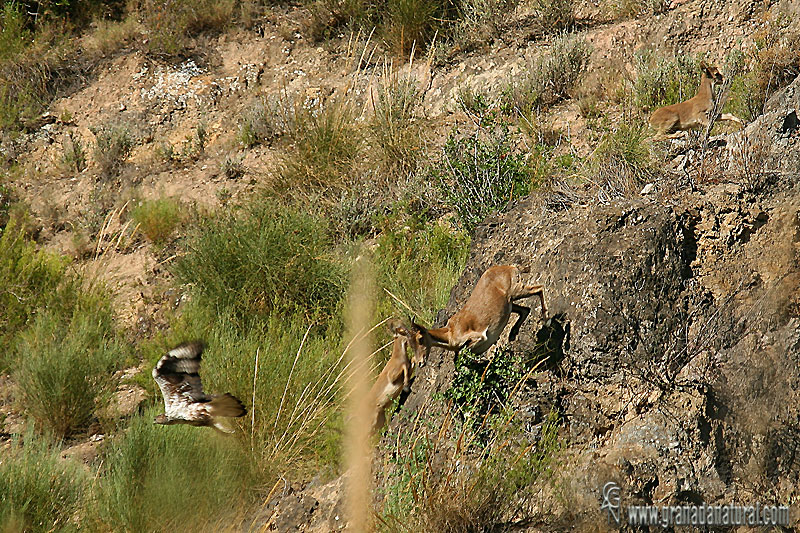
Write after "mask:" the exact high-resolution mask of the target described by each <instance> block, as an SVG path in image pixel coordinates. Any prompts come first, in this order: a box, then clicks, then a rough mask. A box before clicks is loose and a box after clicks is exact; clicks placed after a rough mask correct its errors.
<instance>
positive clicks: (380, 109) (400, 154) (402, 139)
mask: <svg viewBox="0 0 800 533" xmlns="http://www.w3.org/2000/svg"><path fill="white" fill-rule="evenodd" d="M377 94H378V98H377V100H375V114H374V115H373V116H372V119H371V121H370V132H371V134H372V138H373V139H374V142H375V147H376V148H377V152H378V159H379V161H380V162H381V165H382V166H383V167H384V169H385V172H386V173H392V172H400V173H403V174H408V173H409V172H412V171H413V170H415V168H416V166H417V161H418V160H419V159H420V158H421V156H422V153H421V152H422V134H421V131H420V128H419V126H418V125H417V124H416V123H415V122H414V109H415V108H416V106H417V104H418V103H419V97H420V94H419V91H418V90H417V84H416V82H415V81H414V80H412V79H410V78H397V77H394V76H388V75H387V76H384V79H383V83H381V84H380V85H379V86H378V89H377Z"/></svg>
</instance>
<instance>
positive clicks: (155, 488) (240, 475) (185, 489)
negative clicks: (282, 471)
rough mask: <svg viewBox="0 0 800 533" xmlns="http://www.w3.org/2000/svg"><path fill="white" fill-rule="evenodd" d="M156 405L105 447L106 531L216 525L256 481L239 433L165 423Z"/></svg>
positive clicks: (100, 499) (102, 509)
mask: <svg viewBox="0 0 800 533" xmlns="http://www.w3.org/2000/svg"><path fill="white" fill-rule="evenodd" d="M158 412H162V411H160V408H159V409H158V410H156V409H151V410H148V412H146V413H145V414H144V416H141V417H136V418H134V419H133V421H132V423H131V425H130V427H128V429H127V430H126V431H124V432H121V433H119V434H117V435H116V436H115V437H114V438H113V439H112V440H111V442H110V444H109V445H108V446H107V447H106V450H105V452H104V453H103V464H104V465H105V466H104V468H103V471H102V473H101V477H100V479H101V480H102V483H100V484H99V485H98V488H97V495H96V498H97V503H96V506H95V509H94V510H93V511H94V515H95V516H93V517H92V518H93V521H94V522H95V524H94V525H95V527H96V528H97V530H99V531H120V532H122V531H159V532H169V531H214V530H220V529H222V528H223V526H225V525H228V526H229V525H230V520H231V519H232V518H233V517H234V516H235V513H236V512H237V511H241V505H242V503H243V502H244V500H245V494H246V493H245V490H246V487H248V485H249V483H250V482H251V481H252V478H251V477H250V463H249V461H248V458H247V453H245V451H244V450H242V449H241V445H240V444H239V443H238V442H237V441H236V440H234V439H226V438H224V437H221V436H219V435H217V434H216V433H215V432H214V431H212V430H206V429H205V428H200V429H199V428H195V427H190V426H181V425H175V426H159V425H155V424H153V418H154V416H155V415H156V414H157V413H158Z"/></svg>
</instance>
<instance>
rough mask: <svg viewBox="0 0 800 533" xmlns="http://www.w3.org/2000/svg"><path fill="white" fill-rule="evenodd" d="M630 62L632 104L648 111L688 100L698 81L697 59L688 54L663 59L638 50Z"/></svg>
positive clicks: (695, 90)
mask: <svg viewBox="0 0 800 533" xmlns="http://www.w3.org/2000/svg"><path fill="white" fill-rule="evenodd" d="M634 64H635V66H636V81H635V82H634V100H635V104H636V105H637V106H639V107H640V108H642V109H645V110H648V111H653V110H655V109H657V108H659V107H661V106H665V105H669V104H674V103H677V102H682V101H684V100H688V99H689V98H691V97H692V96H694V94H695V93H696V92H697V87H698V86H699V84H700V68H699V67H698V62H697V61H695V60H694V59H693V58H692V57H691V56H690V55H688V54H684V55H678V56H675V57H674V58H667V57H663V56H656V55H655V54H653V52H652V51H650V50H645V49H642V50H640V51H638V52H637V53H636V55H635V57H634Z"/></svg>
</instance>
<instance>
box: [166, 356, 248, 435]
mask: <svg viewBox="0 0 800 533" xmlns="http://www.w3.org/2000/svg"><path fill="white" fill-rule="evenodd" d="M204 348H205V345H204V344H203V342H202V341H191V342H185V343H183V344H180V345H178V346H176V347H175V348H173V349H172V350H170V351H169V352H167V354H166V355H164V356H163V357H161V359H159V361H158V363H156V366H155V367H154V368H153V379H154V380H156V383H158V388H160V389H161V394H162V395H163V396H164V414H163V415H158V416H157V417H155V419H154V420H153V422H154V423H156V424H167V425H169V424H190V425H192V426H211V427H213V428H214V429H217V430H219V431H221V432H223V433H233V429H230V428H228V427H227V426H225V425H224V424H222V422H221V421H220V420H218V419H217V418H218V417H240V416H244V415H245V414H246V413H247V410H246V409H245V407H244V405H243V404H242V402H241V401H239V399H238V398H236V397H235V396H233V395H232V394H229V393H225V394H214V395H211V396H209V395H207V394H206V393H205V392H203V384H202V382H201V381H200V374H198V370H200V356H201V355H202V353H203V349H204Z"/></svg>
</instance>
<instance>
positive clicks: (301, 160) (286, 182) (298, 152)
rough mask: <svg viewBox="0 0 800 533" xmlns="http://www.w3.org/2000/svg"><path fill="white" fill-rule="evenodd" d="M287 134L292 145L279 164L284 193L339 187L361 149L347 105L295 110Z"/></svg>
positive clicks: (351, 112) (357, 132) (280, 182)
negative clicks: (309, 188) (313, 188)
mask: <svg viewBox="0 0 800 533" xmlns="http://www.w3.org/2000/svg"><path fill="white" fill-rule="evenodd" d="M289 134H290V136H291V138H292V142H293V144H294V146H293V149H292V150H290V151H289V153H288V155H286V156H285V157H284V158H283V160H282V161H281V162H280V164H279V170H278V173H279V175H278V181H279V183H278V185H279V187H280V188H282V189H284V190H291V189H295V190H296V189H300V190H302V189H305V188H308V187H334V186H342V185H344V184H345V183H346V182H347V179H348V177H349V173H350V171H351V168H352V164H353V162H354V160H355V158H356V156H357V155H358V153H359V150H360V148H361V130H360V128H359V125H358V123H357V122H356V114H355V112H354V110H353V108H352V107H351V106H350V104H347V103H340V102H331V103H328V104H327V105H325V106H324V107H316V108H311V109H307V108H304V107H298V109H296V110H295V113H294V124H293V125H292V127H291V128H290V131H289Z"/></svg>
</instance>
